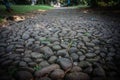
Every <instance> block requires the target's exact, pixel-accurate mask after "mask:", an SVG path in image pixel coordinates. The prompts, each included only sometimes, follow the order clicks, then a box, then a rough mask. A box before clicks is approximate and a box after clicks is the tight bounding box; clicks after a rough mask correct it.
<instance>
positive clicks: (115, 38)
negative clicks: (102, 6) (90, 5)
mask: <svg viewBox="0 0 120 80" xmlns="http://www.w3.org/2000/svg"><path fill="white" fill-rule="evenodd" d="M119 41H120V17H119V16H117V15H112V13H108V14H105V13H102V12H100V11H99V12H97V11H88V12H86V11H83V10H78V9H67V8H66V9H64V8H63V9H54V10H50V11H47V12H45V13H42V14H39V15H36V17H34V18H32V19H27V20H25V21H23V22H19V23H16V24H14V25H10V26H7V27H4V28H1V29H0V80H32V79H34V80H119V74H120V71H119V70H120V42H119Z"/></svg>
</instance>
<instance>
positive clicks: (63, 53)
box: [57, 49, 68, 57]
mask: <svg viewBox="0 0 120 80" xmlns="http://www.w3.org/2000/svg"><path fill="white" fill-rule="evenodd" d="M67 54H68V52H67V51H66V50H65V49H63V50H58V51H57V56H63V57H64V56H65V55H67Z"/></svg>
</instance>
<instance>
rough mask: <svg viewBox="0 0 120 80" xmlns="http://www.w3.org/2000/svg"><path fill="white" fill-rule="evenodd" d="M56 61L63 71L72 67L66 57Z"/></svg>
mask: <svg viewBox="0 0 120 80" xmlns="http://www.w3.org/2000/svg"><path fill="white" fill-rule="evenodd" d="M57 62H58V63H59V64H60V66H61V67H62V69H64V70H65V71H66V70H68V69H70V68H71V67H72V62H71V61H70V60H69V59H67V58H59V59H58V60H57Z"/></svg>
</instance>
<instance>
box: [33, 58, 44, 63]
mask: <svg viewBox="0 0 120 80" xmlns="http://www.w3.org/2000/svg"><path fill="white" fill-rule="evenodd" d="M41 61H43V59H42V58H41V59H39V58H38V59H36V60H35V62H36V63H40V62H41Z"/></svg>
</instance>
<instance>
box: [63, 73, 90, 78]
mask: <svg viewBox="0 0 120 80" xmlns="http://www.w3.org/2000/svg"><path fill="white" fill-rule="evenodd" d="M65 80H90V77H89V76H88V74H86V73H83V72H72V73H68V74H67V75H66V76H65Z"/></svg>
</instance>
